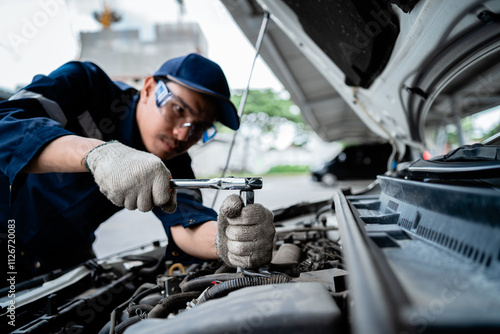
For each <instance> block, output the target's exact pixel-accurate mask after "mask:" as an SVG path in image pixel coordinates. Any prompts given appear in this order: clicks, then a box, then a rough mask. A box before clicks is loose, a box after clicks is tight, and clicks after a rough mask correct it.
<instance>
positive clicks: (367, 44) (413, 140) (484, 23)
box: [222, 0, 500, 154]
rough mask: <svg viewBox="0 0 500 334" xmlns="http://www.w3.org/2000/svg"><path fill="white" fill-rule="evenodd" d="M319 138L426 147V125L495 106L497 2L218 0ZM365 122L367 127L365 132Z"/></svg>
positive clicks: (499, 41) (499, 31)
mask: <svg viewBox="0 0 500 334" xmlns="http://www.w3.org/2000/svg"><path fill="white" fill-rule="evenodd" d="M222 3H223V4H224V5H225V6H226V8H227V9H228V11H229V12H230V14H231V15H232V16H233V18H234V20H235V21H236V23H237V24H238V26H239V27H240V28H241V30H242V31H243V33H244V34H245V35H246V36H247V37H248V39H249V40H250V41H251V42H255V41H256V39H257V36H258V32H259V26H260V22H261V21H262V15H263V14H264V13H265V12H268V13H270V15H271V22H270V24H269V26H268V29H267V32H266V35H265V37H264V40H263V44H262V47H261V52H260V55H261V56H262V58H263V59H264V61H265V62H266V63H267V64H268V66H269V67H270V68H271V70H272V71H273V72H274V74H275V75H276V76H277V78H278V79H279V80H280V81H281V82H282V83H283V85H284V86H285V88H286V89H287V90H288V91H289V92H290V95H291V98H292V100H293V101H294V102H295V103H296V104H297V105H298V106H299V107H300V109H301V111H302V114H303V116H304V119H305V120H306V121H307V122H308V123H309V125H310V126H311V127H312V129H313V130H314V131H315V132H316V133H318V135H319V136H320V137H321V138H322V139H324V140H326V141H335V140H341V139H347V138H349V139H359V138H362V139H363V140H369V139H371V138H373V137H382V138H385V139H388V140H391V141H392V142H393V143H395V144H397V147H398V151H399V152H400V154H403V152H404V150H405V146H407V145H408V146H410V147H414V148H417V151H422V150H424V149H425V129H426V128H432V127H438V126H440V125H442V124H446V123H450V122H454V120H456V119H458V117H464V116H467V115H470V114H474V113H476V112H478V111H481V110H484V109H486V108H488V107H489V106H493V105H498V100H499V99H498V96H499V92H500V80H498V79H499V72H500V71H499V70H500V67H499V66H497V65H498V64H497V63H498V61H497V60H498V56H499V55H498V53H499V49H500V47H499V46H500V38H499V36H500V25H499V22H498V21H499V20H498V15H497V14H495V13H498V12H500V2H498V1H484V0H478V1H453V0H449V1H418V0H414V1H370V2H367V1H361V0H349V1H342V2H338V1H300V0H257V1H256V0H241V1H233V0H222ZM367 128H368V129H369V130H370V131H367Z"/></svg>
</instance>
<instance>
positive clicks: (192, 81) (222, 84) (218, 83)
mask: <svg viewBox="0 0 500 334" xmlns="http://www.w3.org/2000/svg"><path fill="white" fill-rule="evenodd" d="M153 76H155V77H157V76H160V77H166V78H167V79H169V80H172V81H174V82H177V83H178V84H180V85H183V86H185V87H187V88H189V89H192V90H194V91H197V92H200V93H204V94H208V95H211V96H214V97H216V101H217V102H218V103H219V110H218V113H217V117H216V119H217V120H218V121H219V122H221V123H222V124H224V125H225V126H227V127H229V128H230V129H233V130H238V128H239V127H240V120H239V117H238V112H237V111H236V108H235V106H234V104H233V103H232V102H231V101H230V100H229V98H230V96H231V93H230V91H229V86H228V84H227V80H226V76H225V75H224V72H223V71H222V69H221V68H220V66H219V65H218V64H216V63H214V62H213V61H211V60H210V59H207V58H205V57H203V56H201V55H199V54H197V53H190V54H188V55H185V56H182V57H177V58H172V59H170V60H167V61H166V62H165V63H164V64H163V65H162V66H161V67H160V68H159V69H158V71H156V72H155V73H154V74H153Z"/></svg>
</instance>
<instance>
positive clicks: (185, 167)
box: [0, 62, 217, 275]
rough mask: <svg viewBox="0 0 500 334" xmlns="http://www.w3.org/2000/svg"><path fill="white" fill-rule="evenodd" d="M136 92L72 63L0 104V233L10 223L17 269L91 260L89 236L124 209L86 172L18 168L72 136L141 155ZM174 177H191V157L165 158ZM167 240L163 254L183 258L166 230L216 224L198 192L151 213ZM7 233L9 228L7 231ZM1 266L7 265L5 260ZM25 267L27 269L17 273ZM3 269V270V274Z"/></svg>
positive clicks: (50, 267) (82, 64)
mask: <svg viewBox="0 0 500 334" xmlns="http://www.w3.org/2000/svg"><path fill="white" fill-rule="evenodd" d="M138 98H139V95H138V91H137V90H136V89H134V88H132V87H130V86H128V85H125V84H123V83H120V82H114V81H112V80H111V79H110V78H109V77H108V76H107V75H106V74H105V73H104V72H103V71H102V70H101V69H100V68H99V67H98V66H96V65H95V64H92V63H89V62H69V63H67V64H64V65H63V66H61V67H60V68H58V69H57V70H55V71H54V72H52V73H50V74H49V75H47V76H43V75H37V76H35V77H34V78H33V81H32V83H31V84H29V85H28V86H26V87H25V88H24V89H22V90H21V91H19V92H18V93H17V94H15V95H14V96H13V97H12V98H11V99H10V100H8V101H4V102H1V103H0V229H1V230H0V234H1V240H2V245H1V247H2V253H4V252H5V250H4V248H7V246H6V245H5V242H6V237H7V232H8V226H9V223H10V227H12V223H15V241H16V260H17V262H16V265H17V266H18V268H17V269H19V270H21V269H23V270H25V271H26V272H28V273H30V275H37V274H40V273H43V272H47V271H49V270H53V269H56V267H58V266H61V265H63V266H65V265H67V266H69V265H76V264H78V263H77V262H79V261H80V262H81V261H84V260H86V259H88V258H89V257H91V256H92V254H93V253H92V248H91V247H92V243H93V242H94V240H95V235H94V231H95V230H96V229H97V227H98V226H99V224H101V223H102V222H103V221H105V220H106V219H108V218H109V217H111V216H112V215H113V214H114V213H116V212H117V211H119V210H121V208H120V207H117V206H115V205H113V204H112V203H111V202H110V201H109V200H108V199H107V198H106V197H105V196H104V195H103V194H102V193H101V192H100V191H99V188H98V186H97V184H96V183H95V181H94V179H93V177H92V175H91V173H47V174H27V173H23V172H22V169H23V168H24V167H25V166H26V164H27V163H28V162H29V161H30V160H31V159H32V158H33V157H34V156H35V155H36V154H37V153H38V152H40V150H42V149H43V148H44V146H45V145H47V144H48V143H49V142H50V141H52V140H54V139H56V138H58V137H60V136H64V135H70V134H75V135H78V136H83V137H90V138H98V139H101V140H104V141H109V140H118V141H120V142H121V143H123V144H125V145H128V146H130V147H133V148H135V149H138V150H143V151H145V150H146V149H145V147H144V146H143V144H142V141H141V139H140V134H139V129H138V127H137V123H136V117H135V115H136V105H137V102H138ZM165 164H166V166H167V168H168V169H169V170H170V171H171V173H172V176H173V178H194V173H193V171H192V169H191V158H190V157H189V155H188V154H183V155H181V156H178V157H176V158H174V159H171V160H168V161H165ZM153 212H154V213H155V215H156V216H157V217H158V218H159V219H160V220H161V222H162V224H163V226H164V228H165V231H166V234H167V236H168V239H169V240H168V241H169V242H168V243H169V246H168V249H167V257H172V254H173V255H174V257H175V256H178V258H177V260H181V261H182V260H187V256H186V254H183V253H182V252H181V251H180V249H179V248H178V247H177V246H176V245H175V244H174V242H173V240H172V237H171V234H170V227H171V226H174V225H178V224H181V225H183V226H184V227H187V226H189V225H194V224H199V223H203V222H206V221H209V220H216V217H217V214H216V213H215V211H213V210H212V209H209V208H206V207H204V206H203V205H202V201H201V194H200V193H199V192H190V193H186V192H181V191H179V192H178V206H177V210H176V211H175V212H174V213H172V214H167V213H165V212H163V211H162V210H161V209H160V208H158V207H157V208H155V209H154V210H153ZM11 232H12V230H11ZM3 259H4V260H3V261H2V262H3V263H2V264H1V265H0V268H2V267H5V266H7V257H6V256H5V257H3ZM21 266H24V268H21ZM1 272H5V270H4V269H2V270H1Z"/></svg>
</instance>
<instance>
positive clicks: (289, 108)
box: [231, 89, 310, 146]
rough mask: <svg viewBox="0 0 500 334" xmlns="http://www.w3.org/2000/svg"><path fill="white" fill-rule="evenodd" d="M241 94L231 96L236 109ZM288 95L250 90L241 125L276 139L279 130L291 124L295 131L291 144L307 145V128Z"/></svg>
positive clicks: (267, 90) (268, 90) (266, 90)
mask: <svg viewBox="0 0 500 334" xmlns="http://www.w3.org/2000/svg"><path fill="white" fill-rule="evenodd" d="M242 95H243V92H242V91H240V92H236V93H235V94H233V95H232V97H231V101H232V102H233V103H234V105H235V106H236V107H237V108H238V107H239V105H240V102H241V99H242ZM284 95H288V93H286V94H284V93H276V92H274V91H273V90H271V89H265V90H250V91H249V92H248V96H247V100H246V104H245V108H244V110H243V116H242V118H241V123H242V124H245V126H247V127H249V128H253V129H254V134H255V130H256V129H258V131H261V132H262V133H265V134H272V135H274V136H275V137H276V138H277V137H278V133H279V131H280V128H281V127H282V126H284V125H287V124H288V125H290V124H292V125H293V126H294V129H295V139H294V141H293V144H294V145H295V146H301V145H304V144H305V143H307V140H308V137H309V136H308V133H309V131H310V130H309V128H308V127H307V125H306V124H305V123H304V120H303V119H302V116H301V114H300V110H299V108H298V107H297V106H296V105H295V104H294V103H293V102H292V101H291V100H290V99H289V98H288V96H287V97H286V98H283V96H284Z"/></svg>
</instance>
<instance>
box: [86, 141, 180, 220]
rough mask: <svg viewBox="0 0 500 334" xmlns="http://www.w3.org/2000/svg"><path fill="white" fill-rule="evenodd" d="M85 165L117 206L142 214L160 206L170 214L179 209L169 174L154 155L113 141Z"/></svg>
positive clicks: (93, 153) (98, 149)
mask: <svg viewBox="0 0 500 334" xmlns="http://www.w3.org/2000/svg"><path fill="white" fill-rule="evenodd" d="M85 164H86V166H87V168H88V169H89V170H90V171H91V172H92V174H93V175H94V179H95V181H96V183H97V184H98V185H99V189H100V190H101V192H102V193H103V194H104V195H106V197H107V198H108V199H109V200H110V201H111V202H113V203H114V204H115V205H117V206H123V207H125V208H127V209H129V210H135V209H139V210H140V211H143V212H146V211H150V210H152V209H153V207H154V206H161V208H162V209H163V211H165V212H169V213H172V212H174V211H175V209H176V207H177V199H176V191H175V190H173V189H170V179H171V174H170V171H169V170H168V169H167V167H166V166H165V164H164V163H163V162H162V161H161V159H160V158H158V157H157V156H155V155H154V154H151V153H147V152H142V151H138V150H136V149H133V148H131V147H128V146H125V145H123V144H121V143H119V142H117V141H111V142H107V143H104V144H102V145H99V146H97V147H95V148H94V149H92V150H91V151H90V152H89V153H88V154H87V157H86V158H85Z"/></svg>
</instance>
